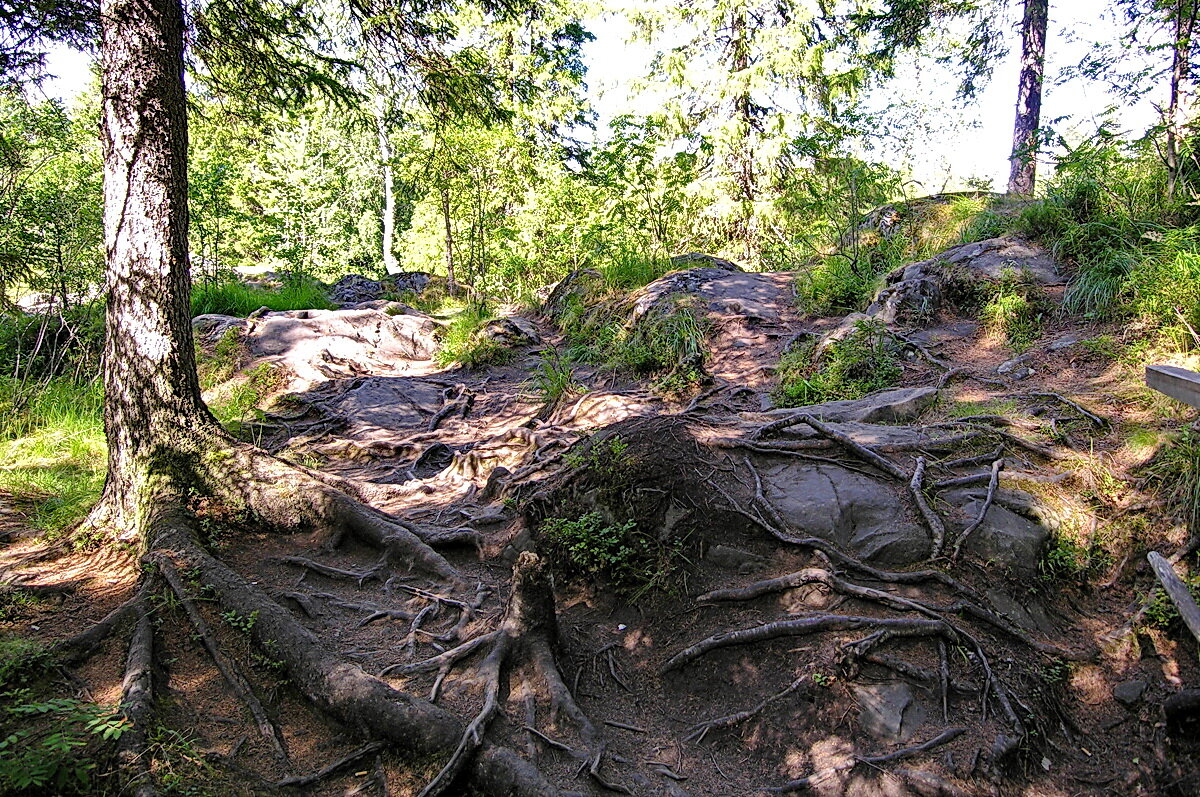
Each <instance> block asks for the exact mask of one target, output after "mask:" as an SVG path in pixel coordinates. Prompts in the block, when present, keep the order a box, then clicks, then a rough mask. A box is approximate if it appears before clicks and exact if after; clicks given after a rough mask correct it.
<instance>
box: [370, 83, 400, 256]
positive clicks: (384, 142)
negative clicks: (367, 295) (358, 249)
mask: <svg viewBox="0 0 1200 797" xmlns="http://www.w3.org/2000/svg"><path fill="white" fill-rule="evenodd" d="M387 104H388V103H387V100H386V98H384V97H383V96H382V92H381V94H380V96H379V98H378V100H377V105H376V109H375V134H376V136H377V137H378V139H379V162H380V164H381V165H382V167H383V244H382V247H381V248H382V250H383V268H384V270H385V271H387V273H389V274H395V273H397V272H398V271H400V267H399V266H398V265H397V264H396V253H395V252H394V251H393V250H392V244H393V243H394V242H395V240H396V185H395V177H394V175H393V173H392V142H391V139H390V138H388V127H387Z"/></svg>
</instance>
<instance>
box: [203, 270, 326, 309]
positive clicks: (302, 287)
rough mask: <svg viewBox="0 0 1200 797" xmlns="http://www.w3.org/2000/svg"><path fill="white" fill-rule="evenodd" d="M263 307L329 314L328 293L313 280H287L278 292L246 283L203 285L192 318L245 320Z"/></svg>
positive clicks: (277, 289)
mask: <svg viewBox="0 0 1200 797" xmlns="http://www.w3.org/2000/svg"><path fill="white" fill-rule="evenodd" d="M260 307H266V308H268V309H270V310H327V309H329V308H330V307H332V305H331V304H330V303H329V298H328V297H327V296H326V295H325V290H324V289H323V288H322V287H321V286H320V285H318V284H317V283H315V282H313V281H311V280H299V279H297V280H288V281H286V282H284V284H283V285H282V286H280V287H279V288H259V287H254V286H251V285H247V284H245V283H243V282H238V281H236V280H231V281H228V282H218V283H202V284H200V285H196V286H194V287H193V288H192V315H193V316H198V315H204V314H206V313H217V314H220V315H232V316H240V317H244V316H247V315H249V314H250V313H253V312H254V311H255V310H257V309H259V308H260Z"/></svg>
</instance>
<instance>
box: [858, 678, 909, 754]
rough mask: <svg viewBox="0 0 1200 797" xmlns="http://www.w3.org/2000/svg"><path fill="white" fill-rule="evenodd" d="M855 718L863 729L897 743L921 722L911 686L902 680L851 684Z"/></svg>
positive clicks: (905, 737)
mask: <svg viewBox="0 0 1200 797" xmlns="http://www.w3.org/2000/svg"><path fill="white" fill-rule="evenodd" d="M854 699H855V700H857V701H858V707H859V711H858V721H859V723H860V724H861V725H862V729H863V730H864V731H866V732H867V733H869V734H871V735H872V736H875V737H877V738H879V739H884V740H886V741H891V742H897V741H903V740H905V739H907V738H908V737H910V736H911V735H912V731H913V729H914V728H916V726H917V725H919V724H920V720H921V718H920V717H919V716H918V714H920V713H923V712H920V711H918V710H916V709H917V708H918V706H917V703H916V700H915V698H914V697H913V692H912V687H910V686H909V685H908V684H906V683H904V682H903V681H896V682H892V683H882V684H869V685H866V686H855V687H854Z"/></svg>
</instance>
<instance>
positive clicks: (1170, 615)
mask: <svg viewBox="0 0 1200 797" xmlns="http://www.w3.org/2000/svg"><path fill="white" fill-rule="evenodd" d="M1183 583H1184V585H1186V586H1187V588H1188V591H1189V592H1191V593H1192V597H1193V598H1196V599H1197V600H1200V574H1196V575H1191V576H1189V577H1187V578H1185V579H1183ZM1145 617H1146V625H1148V626H1150V627H1152V628H1162V629H1164V630H1166V629H1169V628H1171V627H1172V626H1174V625H1177V624H1180V623H1182V622H1183V621H1182V619H1181V618H1180V617H1179V610H1178V609H1176V608H1175V604H1174V603H1172V602H1171V599H1170V598H1168V597H1167V593H1166V592H1164V591H1163V590H1162V589H1161V588H1160V587H1155V588H1154V597H1153V599H1152V600H1151V601H1150V605H1149V606H1147V607H1146V615H1145Z"/></svg>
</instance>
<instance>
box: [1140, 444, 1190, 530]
mask: <svg viewBox="0 0 1200 797" xmlns="http://www.w3.org/2000/svg"><path fill="white" fill-rule="evenodd" d="M1139 475H1140V476H1141V477H1142V478H1143V480H1144V482H1145V484H1147V485H1153V486H1154V487H1155V488H1156V491H1157V492H1158V494H1159V495H1160V496H1161V497H1162V498H1163V499H1164V500H1165V501H1166V502H1167V503H1168V505H1170V506H1173V507H1175V508H1177V509H1178V511H1179V512H1180V514H1182V515H1183V517H1184V519H1185V520H1186V521H1187V523H1188V527H1189V528H1191V529H1193V530H1194V529H1197V528H1200V431H1197V430H1196V429H1194V428H1187V429H1184V430H1183V431H1182V432H1180V433H1179V434H1177V435H1176V436H1175V437H1174V438H1173V439H1170V440H1168V441H1167V442H1166V443H1165V444H1163V445H1162V447H1161V448H1159V449H1158V451H1157V452H1156V453H1155V454H1154V456H1152V457H1151V458H1150V461H1149V462H1147V463H1146V465H1144V466H1143V467H1142V468H1140V473H1139Z"/></svg>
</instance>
